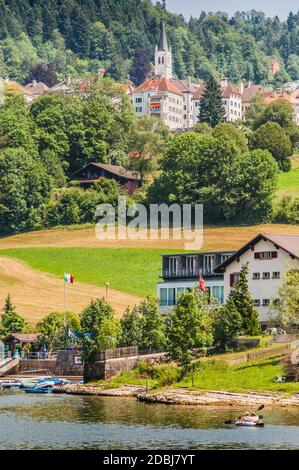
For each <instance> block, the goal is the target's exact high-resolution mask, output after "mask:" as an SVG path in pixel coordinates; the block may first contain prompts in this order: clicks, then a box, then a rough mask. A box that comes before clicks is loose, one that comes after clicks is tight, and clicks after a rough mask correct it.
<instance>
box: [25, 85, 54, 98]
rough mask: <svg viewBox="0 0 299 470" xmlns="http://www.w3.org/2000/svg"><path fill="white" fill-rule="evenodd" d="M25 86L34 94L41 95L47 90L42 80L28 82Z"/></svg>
mask: <svg viewBox="0 0 299 470" xmlns="http://www.w3.org/2000/svg"><path fill="white" fill-rule="evenodd" d="M25 88H26V90H28V91H30V93H32V94H33V95H35V96H38V95H42V94H43V93H46V92H47V91H48V90H49V87H48V86H47V85H46V84H45V83H43V82H38V83H33V82H32V83H28V85H26V86H25Z"/></svg>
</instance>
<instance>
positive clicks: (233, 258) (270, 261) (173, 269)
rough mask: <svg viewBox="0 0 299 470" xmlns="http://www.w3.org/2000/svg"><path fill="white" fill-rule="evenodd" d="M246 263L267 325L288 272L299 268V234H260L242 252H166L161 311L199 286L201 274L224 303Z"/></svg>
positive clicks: (159, 291) (160, 289)
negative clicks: (172, 253)
mask: <svg viewBox="0 0 299 470" xmlns="http://www.w3.org/2000/svg"><path fill="white" fill-rule="evenodd" d="M246 263H248V287H249V290H250V292H251V294H252V297H253V299H254V302H255V305H256V308H257V310H258V311H259V313H260V321H261V323H263V324H266V323H267V322H269V320H270V319H271V313H273V305H274V304H275V302H276V301H277V299H278V298H279V288H280V286H281V285H282V282H283V279H284V275H285V273H286V272H287V271H289V270H290V269H294V268H296V269H299V235H281V234H266V233H260V234H259V235H257V236H256V237H254V238H253V239H252V240H250V241H249V242H248V243H246V244H245V245H244V246H243V247H242V248H240V249H239V250H238V251H231V252H221V251H217V252H207V253H189V254H188V253H184V254H174V255H163V256H162V276H161V277H162V279H163V281H162V282H159V283H158V284H157V296H158V298H159V301H160V308H161V310H162V311H165V310H169V309H171V308H173V307H174V306H175V305H176V302H177V299H178V297H179V296H180V295H181V294H182V293H183V292H185V291H187V290H188V289H191V288H193V287H195V286H198V284H199V277H200V275H202V277H203V279H204V282H205V285H206V287H207V289H208V291H209V294H210V295H211V296H212V297H213V298H215V299H217V300H218V301H219V303H220V304H222V303H223V302H225V301H226V300H227V298H228V295H229V293H230V291H231V289H234V287H235V284H236V282H237V281H238V278H239V274H240V270H241V268H242V266H243V265H244V264H246Z"/></svg>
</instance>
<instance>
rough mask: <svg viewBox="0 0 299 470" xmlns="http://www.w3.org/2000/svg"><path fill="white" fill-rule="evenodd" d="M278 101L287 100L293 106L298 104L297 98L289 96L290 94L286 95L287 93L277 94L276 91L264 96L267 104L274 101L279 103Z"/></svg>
mask: <svg viewBox="0 0 299 470" xmlns="http://www.w3.org/2000/svg"><path fill="white" fill-rule="evenodd" d="M277 100H286V101H289V103H291V104H294V103H295V102H296V100H295V98H294V97H293V96H292V95H289V94H288V93H285V92H281V93H277V92H275V91H274V92H271V93H270V95H269V93H265V94H264V103H265V104H269V103H273V101H277Z"/></svg>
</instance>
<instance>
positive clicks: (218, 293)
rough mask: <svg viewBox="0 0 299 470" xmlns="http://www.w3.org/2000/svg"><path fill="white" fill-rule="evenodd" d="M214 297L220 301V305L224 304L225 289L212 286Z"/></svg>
mask: <svg viewBox="0 0 299 470" xmlns="http://www.w3.org/2000/svg"><path fill="white" fill-rule="evenodd" d="M212 296H213V297H214V299H216V300H218V302H219V303H220V304H223V303H224V287H223V286H212Z"/></svg>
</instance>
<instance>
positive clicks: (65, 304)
mask: <svg viewBox="0 0 299 470" xmlns="http://www.w3.org/2000/svg"><path fill="white" fill-rule="evenodd" d="M65 313H66V282H65V277H64V326H66V321H65V320H66V318H65Z"/></svg>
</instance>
